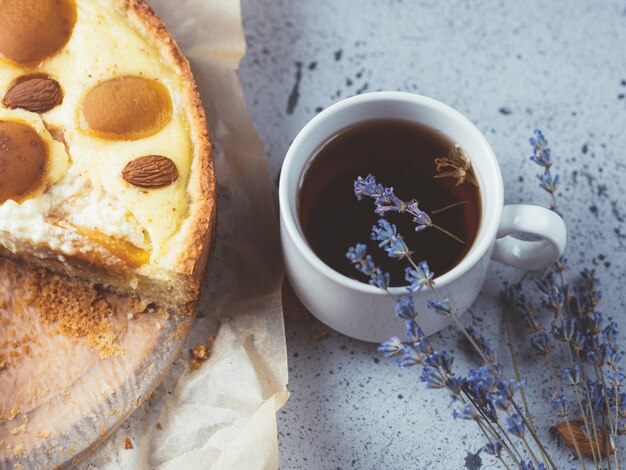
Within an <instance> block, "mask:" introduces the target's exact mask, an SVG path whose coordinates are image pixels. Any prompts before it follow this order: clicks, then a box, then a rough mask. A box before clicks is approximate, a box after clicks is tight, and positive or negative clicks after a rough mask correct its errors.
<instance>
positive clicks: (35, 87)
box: [2, 76, 63, 113]
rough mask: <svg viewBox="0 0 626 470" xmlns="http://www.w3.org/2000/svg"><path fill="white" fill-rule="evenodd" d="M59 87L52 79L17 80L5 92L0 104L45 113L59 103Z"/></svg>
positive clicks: (60, 97)
mask: <svg viewBox="0 0 626 470" xmlns="http://www.w3.org/2000/svg"><path fill="white" fill-rule="evenodd" d="M62 99H63V97H62V94H61V85H59V82H57V81H56V80H54V79H52V78H47V77H40V76H33V77H24V78H22V79H19V80H18V81H17V82H16V83H15V85H13V86H12V87H11V89H10V90H9V91H8V92H7V94H6V95H5V96H4V99H3V100H2V104H3V105H5V106H6V107H7V108H21V109H25V110H26V111H32V112H33V113H45V112H46V111H49V110H51V109H52V108H54V107H55V106H57V105H58V104H60V103H61V101H62Z"/></svg>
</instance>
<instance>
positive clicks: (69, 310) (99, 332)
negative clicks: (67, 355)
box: [0, 264, 123, 361]
mask: <svg viewBox="0 0 626 470" xmlns="http://www.w3.org/2000/svg"><path fill="white" fill-rule="evenodd" d="M12 272H13V276H14V277H15V280H14V281H13V284H14V285H16V286H19V291H20V292H19V293H18V295H16V296H15V298H14V299H13V303H14V304H16V305H13V307H18V308H19V307H21V308H25V307H29V306H32V307H33V308H34V309H35V311H36V312H37V314H38V315H39V317H40V318H41V320H42V322H43V323H46V324H54V325H56V327H57V328H58V332H59V333H60V334H62V335H64V336H67V337H70V338H82V337H87V343H88V344H89V345H90V346H91V347H93V348H95V349H96V350H97V351H99V353H100V357H101V358H102V359H106V358H109V357H111V356H114V355H115V356H119V355H121V354H122V353H123V350H122V348H121V347H120V346H119V344H118V343H117V339H118V338H117V334H116V333H115V332H114V331H113V329H112V326H111V324H110V323H109V320H108V318H109V317H112V316H113V315H114V314H115V307H114V306H113V305H111V303H109V302H108V301H107V299H106V298H105V297H104V294H102V293H101V292H100V291H99V290H98V289H96V288H95V287H94V286H93V285H91V284H89V283H86V282H83V281H80V280H78V279H72V278H70V277H67V276H64V275H62V274H57V273H52V272H50V271H48V270H46V269H45V268H33V267H32V266H28V269H24V267H21V266H19V265H18V264H16V265H15V268H14V269H13V270H12ZM23 340H30V338H23ZM19 346H20V347H21V352H22V354H29V353H30V346H29V344H28V342H27V341H25V342H24V344H20V345H19ZM3 360H4V358H2V357H0V361H3Z"/></svg>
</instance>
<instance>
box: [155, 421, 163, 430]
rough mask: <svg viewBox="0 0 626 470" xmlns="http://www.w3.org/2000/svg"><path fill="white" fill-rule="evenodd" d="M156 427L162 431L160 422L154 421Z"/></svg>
mask: <svg viewBox="0 0 626 470" xmlns="http://www.w3.org/2000/svg"><path fill="white" fill-rule="evenodd" d="M156 428H157V429H158V430H159V431H163V426H161V423H156Z"/></svg>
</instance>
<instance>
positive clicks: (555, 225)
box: [279, 91, 567, 342]
mask: <svg viewBox="0 0 626 470" xmlns="http://www.w3.org/2000/svg"><path fill="white" fill-rule="evenodd" d="M384 118H393V119H403V120H408V121H413V122H417V123H421V124H424V125H427V126H430V127H431V128H434V129H437V130H439V131H440V132H442V133H443V134H444V135H446V136H447V137H449V138H450V139H451V140H452V141H453V142H454V143H455V144H458V145H460V146H461V147H462V148H463V150H464V151H465V152H466V153H467V155H469V156H470V158H471V160H472V166H473V169H474V173H475V175H476V178H477V179H478V183H479V187H480V194H481V198H482V220H481V223H480V228H479V231H478V234H477V236H476V239H475V241H474V244H473V245H472V247H471V248H470V250H469V252H468V253H467V254H466V255H465V257H464V258H463V259H462V260H461V262H459V264H457V265H456V266H455V267H454V268H453V269H452V270H450V271H449V272H447V273H445V274H443V275H442V276H439V277H436V278H435V280H434V282H435V287H436V289H437V290H438V291H439V293H440V294H441V295H442V296H443V297H448V298H450V300H451V301H452V303H453V304H454V306H455V307H456V309H457V312H458V314H461V313H463V312H464V311H465V310H467V309H468V308H469V307H470V305H471V304H472V303H473V302H474V300H475V299H476V296H477V295H478V293H479V291H480V289H481V288H482V285H483V283H484V280H485V275H486V273H487V268H488V266H489V263H490V262H491V260H492V259H494V260H496V261H500V262H501V263H504V264H508V265H510V266H514V267H516V268H520V269H525V270H535V269H541V268H544V267H547V266H548V265H549V264H551V263H553V262H554V261H556V260H557V259H558V258H559V257H560V256H561V255H562V253H563V250H564V249H565V242H566V238H567V235H566V229H565V224H564V223H563V220H562V219H561V218H560V217H559V216H558V215H557V214H556V213H554V212H552V211H550V210H548V209H545V208H543V207H539V206H532V205H508V206H504V195H503V184H502V174H501V172H500V167H499V165H498V161H497V160H496V156H495V155H494V153H493V150H492V149H491V146H490V145H489V143H488V142H487V140H486V139H485V137H484V136H483V135H482V133H481V132H480V131H479V130H478V129H477V128H476V126H474V125H473V124H472V123H471V122H470V121H469V120H468V119H467V118H466V117H465V116H463V115H462V114H461V113H459V112H458V111H456V110H454V109H452V108H450V107H449V106H447V105H445V104H443V103H440V102H438V101H436V100H433V99H431V98H427V97H424V96H420V95H416V94H412V93H403V92H387V91H384V92H376V93H368V94H364V95H360V96H355V97H352V98H348V99H346V100H343V101H340V102H338V103H336V104H334V105H333V106H330V107H329V108H327V109H326V110H324V111H322V112H321V113H320V114H318V115H317V116H315V117H314V118H313V119H312V120H311V121H310V122H309V123H308V124H307V125H306V126H305V127H304V129H302V131H300V133H299V134H298V136H297V137H296V138H295V140H294V141H293V143H292V145H291V147H290V148H289V151H288V152H287V156H286V157H285V161H284V163H283V168H282V173H281V177H280V188H279V201H280V229H281V237H282V246H283V254H284V259H285V264H286V270H287V276H288V278H289V281H290V283H291V285H292V287H293V290H294V291H295V293H296V295H297V296H298V297H299V298H300V300H301V301H302V303H303V304H304V306H305V307H306V308H307V309H308V310H309V311H310V312H311V313H313V314H314V315H315V316H316V317H317V318H318V319H320V320H321V321H322V322H323V323H325V324H326V325H328V326H329V327H331V328H333V329H335V330H337V331H339V332H340V333H343V334H345V335H347V336H351V337H353V338H357V339H360V340H364V341H373V342H382V341H385V340H387V339H389V337H391V336H399V337H401V338H402V337H404V331H405V327H404V322H403V321H402V320H400V319H398V318H397V317H396V315H395V311H394V300H393V298H392V297H391V296H390V295H389V294H388V293H386V292H385V291H383V290H381V289H379V288H378V287H375V286H372V285H369V284H366V283H364V282H359V281H356V280H354V279H350V278H348V277H346V276H344V275H342V274H339V273H338V272H336V271H334V270H333V269H332V268H330V267H329V266H328V265H326V264H325V263H324V262H323V261H322V260H320V259H319V258H318V257H317V256H316V255H315V253H314V252H313V250H312V249H311V247H310V246H309V245H308V243H307V241H306V239H305V237H304V235H303V233H302V228H301V226H300V223H299V220H298V212H297V198H298V190H299V188H300V184H301V180H302V176H303V172H304V171H305V169H306V168H307V164H308V163H309V161H310V159H311V158H312V157H313V156H314V155H315V154H316V152H317V151H318V150H319V148H320V147H321V146H322V145H323V144H325V143H326V142H327V141H328V139H329V138H331V137H333V136H334V135H336V134H337V133H338V132H340V131H341V130H343V129H345V128H347V127H350V126H353V125H354V124H356V123H359V122H363V121H368V120H372V119H384ZM522 233H523V234H530V235H533V236H534V237H535V238H537V237H538V238H540V240H533V241H529V240H522V239H520V238H516V237H512V236H511V235H512V234H522ZM527 238H528V237H527ZM346 262H347V260H346ZM435 274H436V273H435ZM390 291H391V293H392V294H394V295H396V296H399V295H402V294H404V293H405V292H406V291H405V289H404V288H402V287H396V288H391V289H390ZM413 295H414V300H415V306H416V309H417V311H418V312H419V316H418V322H419V324H420V326H421V327H422V329H423V330H424V332H425V333H426V334H427V335H430V334H433V333H436V332H437V331H440V330H441V329H443V328H445V327H446V326H448V325H449V324H450V322H451V320H450V318H448V317H445V316H442V315H439V314H437V313H435V312H433V311H431V310H430V309H428V308H426V302H427V301H428V300H430V299H432V298H433V293H432V292H428V291H426V292H424V291H420V292H415V293H414V294H413Z"/></svg>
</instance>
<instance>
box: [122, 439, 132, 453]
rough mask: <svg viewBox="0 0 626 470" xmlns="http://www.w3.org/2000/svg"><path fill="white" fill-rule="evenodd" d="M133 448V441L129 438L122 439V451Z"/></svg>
mask: <svg viewBox="0 0 626 470" xmlns="http://www.w3.org/2000/svg"><path fill="white" fill-rule="evenodd" d="M132 448H133V441H131V440H130V437H125V438H124V449H126V450H128V449H132Z"/></svg>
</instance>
